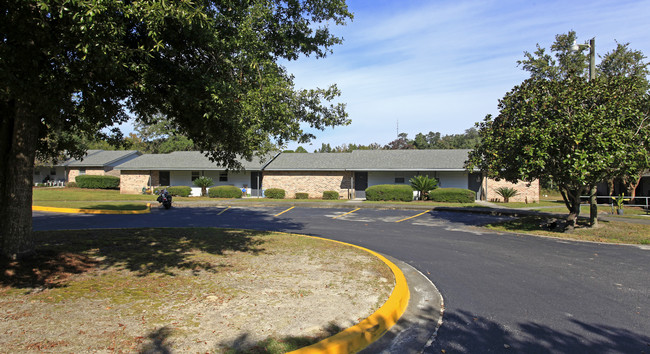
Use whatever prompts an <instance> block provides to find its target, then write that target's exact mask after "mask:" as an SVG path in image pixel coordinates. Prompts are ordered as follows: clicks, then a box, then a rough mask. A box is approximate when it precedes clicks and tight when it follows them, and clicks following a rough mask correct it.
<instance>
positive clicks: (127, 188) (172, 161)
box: [116, 151, 272, 196]
mask: <svg viewBox="0 0 650 354" xmlns="http://www.w3.org/2000/svg"><path fill="white" fill-rule="evenodd" d="M271 158H272V156H269V157H266V158H259V157H256V158H253V160H252V161H247V160H245V159H240V160H239V163H241V165H242V167H243V169H242V171H230V170H228V169H226V168H224V167H223V166H221V165H219V164H217V163H215V162H212V161H210V159H209V158H208V157H207V156H205V154H204V153H202V152H200V151H175V152H171V153H168V154H144V155H141V156H138V157H137V158H135V159H133V160H130V161H127V162H125V163H122V164H120V165H119V166H117V167H116V169H117V170H119V171H120V173H121V181H120V193H126V194H134V193H142V190H143V188H144V189H148V188H152V187H156V186H189V187H192V195H193V196H199V195H201V188H199V187H195V186H194V183H193V182H194V180H195V179H197V178H199V177H201V176H205V177H209V178H211V179H212V181H214V186H220V185H234V186H237V187H239V188H246V190H247V192H248V194H251V195H258V194H261V193H260V191H259V188H258V186H259V185H260V184H261V182H262V181H261V178H262V174H261V171H262V169H263V168H264V166H265V165H266V164H267V163H268V162H269V161H270V160H271Z"/></svg>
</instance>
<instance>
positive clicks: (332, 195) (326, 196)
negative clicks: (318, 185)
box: [323, 191, 340, 200]
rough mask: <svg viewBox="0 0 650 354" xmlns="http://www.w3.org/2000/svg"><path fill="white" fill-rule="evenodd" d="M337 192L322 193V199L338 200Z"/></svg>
mask: <svg viewBox="0 0 650 354" xmlns="http://www.w3.org/2000/svg"><path fill="white" fill-rule="evenodd" d="M339 197H340V196H339V192H337V191H324V192H323V199H325V200H339Z"/></svg>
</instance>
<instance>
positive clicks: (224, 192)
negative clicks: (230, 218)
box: [208, 186, 242, 198]
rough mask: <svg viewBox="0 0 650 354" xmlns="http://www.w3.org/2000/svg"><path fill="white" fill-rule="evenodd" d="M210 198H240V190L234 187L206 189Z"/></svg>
mask: <svg viewBox="0 0 650 354" xmlns="http://www.w3.org/2000/svg"><path fill="white" fill-rule="evenodd" d="M208 196H209V197H210V198H241V197H242V191H241V189H239V188H237V187H235V186H217V187H212V188H210V189H208Z"/></svg>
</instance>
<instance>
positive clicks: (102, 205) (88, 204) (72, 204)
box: [33, 200, 158, 210]
mask: <svg viewBox="0 0 650 354" xmlns="http://www.w3.org/2000/svg"><path fill="white" fill-rule="evenodd" d="M147 203H152V202H151V201H147V202H144V201H142V202H133V203H124V202H111V201H103V202H99V203H98V202H92V201H53V200H46V201H38V202H34V203H33V204H34V205H38V206H45V207H55V208H72V209H93V210H146V209H147ZM154 203H155V204H158V202H156V201H154V202H153V203H152V205H155V204H154Z"/></svg>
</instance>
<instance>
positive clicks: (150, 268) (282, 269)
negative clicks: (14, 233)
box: [0, 228, 394, 353]
mask: <svg viewBox="0 0 650 354" xmlns="http://www.w3.org/2000/svg"><path fill="white" fill-rule="evenodd" d="M35 241H36V245H37V248H36V249H37V254H36V256H35V257H34V258H31V259H28V260H20V261H11V260H2V261H0V317H1V318H3V321H0V333H3V336H0V348H2V350H1V351H2V352H8V353H11V352H41V351H45V352H52V351H56V352H179V353H180V352H228V353H248V352H255V353H260V352H264V353H266V352H286V351H289V350H293V349H297V348H299V347H302V346H305V345H309V344H312V343H314V342H317V341H319V340H321V339H322V338H324V337H327V336H330V335H332V334H333V333H334V332H337V331H339V330H340V329H341V328H346V327H349V326H350V325H351V324H354V323H356V322H358V319H359V318H365V317H367V316H369V315H370V314H372V313H373V312H374V311H375V310H376V309H377V308H379V307H380V306H381V305H382V304H383V303H384V302H385V301H386V299H387V298H388V296H389V295H390V292H391V290H392V287H393V284H394V277H393V275H392V272H391V271H390V269H389V268H388V266H387V265H386V264H384V263H383V262H381V261H380V260H379V259H378V258H376V257H374V256H372V255H370V254H369V253H367V252H364V251H361V250H359V249H357V248H354V247H349V246H345V245H341V244H338V243H334V242H327V241H323V240H318V239H313V238H308V237H300V236H295V235H289V234H283V233H273V232H260V231H244V230H226V229H216V228H188V229H172V228H164V229H155V228H147V229H128V230H126V229H125V230H121V229H114V230H99V231H98V230H75V231H69V230H68V231H47V232H35ZM278 347H279V348H278Z"/></svg>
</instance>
